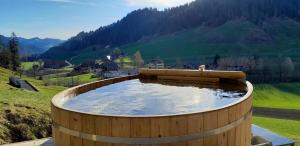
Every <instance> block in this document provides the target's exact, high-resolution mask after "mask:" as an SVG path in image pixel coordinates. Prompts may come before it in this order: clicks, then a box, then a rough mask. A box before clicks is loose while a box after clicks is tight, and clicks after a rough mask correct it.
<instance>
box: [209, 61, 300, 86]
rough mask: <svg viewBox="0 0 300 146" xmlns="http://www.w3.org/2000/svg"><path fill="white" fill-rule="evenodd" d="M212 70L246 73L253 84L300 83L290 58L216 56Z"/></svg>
mask: <svg viewBox="0 0 300 146" xmlns="http://www.w3.org/2000/svg"><path fill="white" fill-rule="evenodd" d="M213 68H214V69H220V70H239V71H240V70H241V71H244V72H246V73H247V77H248V80H250V81H252V82H255V83H274V82H290V81H300V78H299V74H298V72H296V70H295V65H294V62H293V61H292V59H291V58H290V57H280V56H279V57H277V58H259V57H256V56H250V57H220V56H219V55H216V56H215V59H214V61H213Z"/></svg>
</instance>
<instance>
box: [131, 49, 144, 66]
mask: <svg viewBox="0 0 300 146" xmlns="http://www.w3.org/2000/svg"><path fill="white" fill-rule="evenodd" d="M133 58H134V62H135V65H136V66H137V67H139V68H140V67H142V66H143V64H144V60H143V58H142V55H141V52H140V51H137V52H136V53H135V54H134V55H133Z"/></svg>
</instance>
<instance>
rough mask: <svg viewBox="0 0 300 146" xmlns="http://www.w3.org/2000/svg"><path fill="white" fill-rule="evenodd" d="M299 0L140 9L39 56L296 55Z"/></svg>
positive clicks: (210, 0)
mask: <svg viewBox="0 0 300 146" xmlns="http://www.w3.org/2000/svg"><path fill="white" fill-rule="evenodd" d="M299 20H300V1H299V0H284V1H283V0H243V1H241V0H196V1H194V2H192V3H190V4H186V5H183V6H179V7H175V8H170V9H166V10H164V11H158V10H157V9H150V8H147V9H140V10H136V11H133V12H131V13H129V14H128V15H127V16H126V17H124V18H123V19H121V20H120V21H118V22H116V23H113V24H111V25H108V26H105V27H100V28H99V29H97V30H95V31H92V32H88V33H86V32H81V33H79V34H78V35H77V36H75V37H72V38H70V39H69V40H68V41H66V42H64V43H62V44H61V45H59V46H56V47H53V48H51V49H49V50H48V51H46V52H45V53H44V54H43V55H42V57H44V58H48V59H57V60H70V61H72V62H77V63H78V62H81V61H83V60H86V59H92V58H99V57H101V56H103V55H106V54H107V53H109V52H110V51H111V50H112V49H114V48H116V47H119V48H121V49H123V50H124V52H126V53H129V54H133V53H134V52H135V51H137V50H141V52H142V55H143V57H144V58H146V59H150V58H155V57H160V58H162V59H165V60H166V59H167V60H168V59H172V60H175V58H177V57H181V58H188V59H193V58H195V57H197V58H200V57H207V56H208V57H209V56H214V55H215V54H220V55H234V54H235V55H243V54H245V55H249V54H251V55H252V54H259V55H261V54H262V55H273V56H276V55H279V54H282V53H283V54H287V55H296V54H297V55H298V54H299V53H296V54H295V52H299V48H300V41H299V36H300V32H299V28H300V27H299V26H300V23H299Z"/></svg>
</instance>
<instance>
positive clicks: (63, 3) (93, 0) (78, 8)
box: [0, 0, 193, 39]
mask: <svg viewBox="0 0 300 146" xmlns="http://www.w3.org/2000/svg"><path fill="white" fill-rule="evenodd" d="M191 1H193V0H0V34H1V35H5V36H10V34H11V32H15V33H16V34H17V35H18V36H21V37H25V38H32V37H41V38H46V37H49V38H60V39H67V38H69V37H71V36H74V35H76V34H77V33H79V32H80V31H91V30H95V29H97V28H99V27H100V26H104V25H108V24H111V23H113V22H115V21H117V20H119V19H121V18H122V17H124V16H125V15H126V14H127V13H129V12H131V11H133V10H136V9H138V8H144V7H156V8H158V9H160V10H163V9H164V8H168V7H173V6H178V5H181V4H184V3H187V2H191Z"/></svg>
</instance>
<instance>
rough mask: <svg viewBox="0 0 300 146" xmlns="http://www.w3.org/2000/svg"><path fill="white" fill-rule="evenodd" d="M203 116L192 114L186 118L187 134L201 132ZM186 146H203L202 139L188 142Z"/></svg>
mask: <svg viewBox="0 0 300 146" xmlns="http://www.w3.org/2000/svg"><path fill="white" fill-rule="evenodd" d="M203 131H204V129H203V114H202V113H198V114H192V115H189V116H188V133H189V134H192V133H199V132H203ZM188 146H203V139H202V138H200V139H198V140H192V141H189V142H188Z"/></svg>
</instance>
